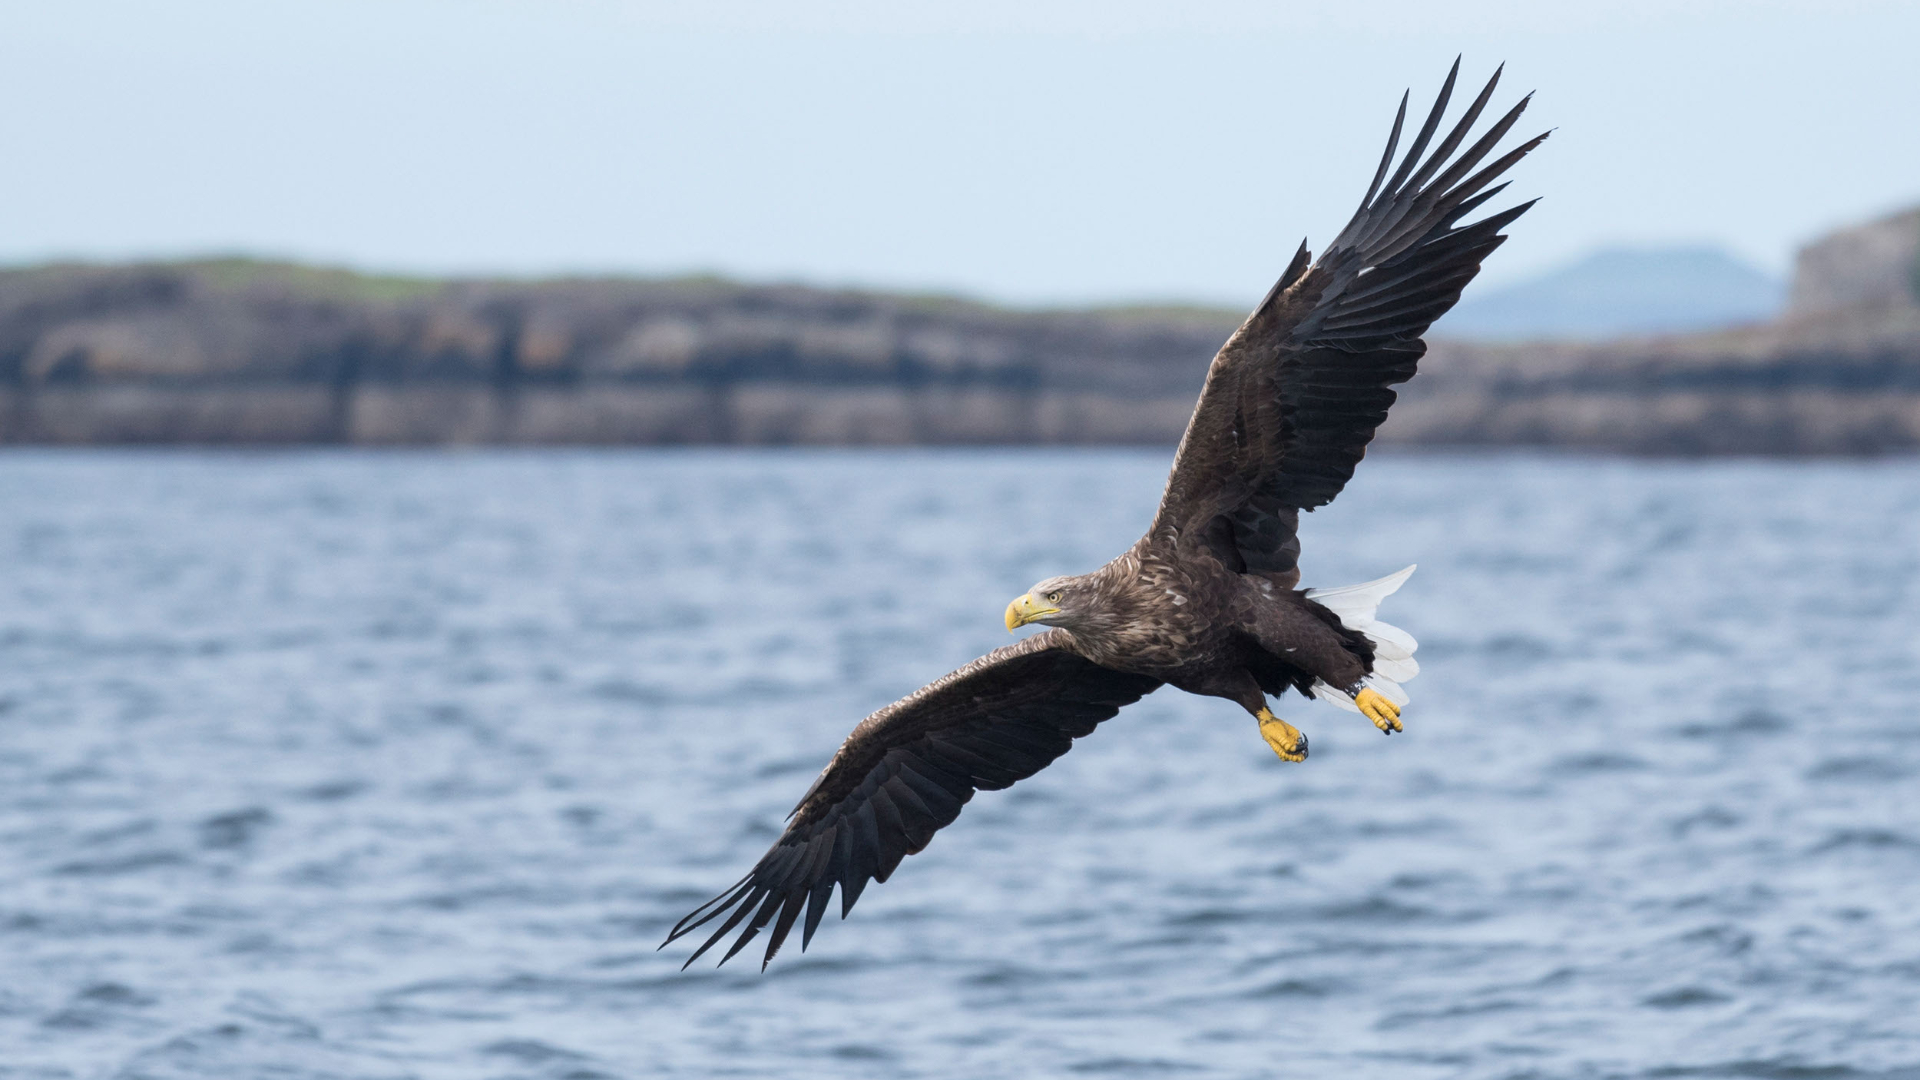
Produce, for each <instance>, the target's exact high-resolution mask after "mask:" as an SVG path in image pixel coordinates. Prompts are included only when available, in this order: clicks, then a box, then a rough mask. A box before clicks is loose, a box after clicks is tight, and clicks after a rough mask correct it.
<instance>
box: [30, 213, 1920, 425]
mask: <svg viewBox="0 0 1920 1080" xmlns="http://www.w3.org/2000/svg"><path fill="white" fill-rule="evenodd" d="M1916 274H1920V211H1914V212H1909V213H1906V214H1901V215H1895V216H1893V217H1890V218H1887V219H1884V220H1882V221H1878V222H1873V223H1870V224H1868V225H1865V226H1861V227H1858V228H1855V229H1850V230H1846V231H1844V232H1841V233H1836V234H1834V235H1833V236H1831V237H1827V238H1824V239H1822V240H1821V241H1818V242H1816V243H1815V244H1812V245H1809V247H1808V248H1807V249H1806V250H1805V251H1804V252H1803V253H1802V255H1801V259H1800V265H1799V268H1798V271H1797V276H1796V280H1795V283H1794V289H1793V304H1792V307H1791V310H1790V311H1789V313H1788V314H1787V315H1786V316H1785V317H1783V318H1782V319H1780V320H1779V321H1777V322H1774V323H1771V324H1767V325H1761V326H1754V327H1749V328H1745V329H1740V330H1733V331H1725V332H1718V333H1712V334H1691V335H1675V336H1667V337H1650V338H1640V339H1632V340H1619V341H1611V342H1601V343H1596V344H1572V343H1551V342H1547V343H1533V344H1517V345H1502V346H1486V345H1474V344H1471V343H1462V342H1447V341H1439V342H1436V343H1435V346H1434V348H1433V350H1432V352H1431V353H1430V354H1429V356H1428V358H1427V360H1426V361H1425V362H1424V363H1423V364H1422V366H1421V374H1420V376H1419V377H1418V378H1416V379H1415V380H1414V381H1413V382H1412V383H1411V384H1409V385H1408V386H1406V387H1405V388H1403V390H1402V399H1401V402H1400V404H1399V406H1398V407H1397V408H1396V409H1395V410H1394V413H1393V415H1392V418H1391V419H1390V420H1389V421H1388V424H1387V427H1386V428H1385V429H1384V430H1383V431H1382V438H1383V440H1385V441H1389V442H1401V443H1419V444H1451V445H1534V446H1567V447H1582V448H1594V449H1611V450H1626V451H1633V452H1646V453H1874V452H1884V451H1892V450H1909V449H1914V448H1920V291H1917V290H1920V283H1917V282H1916V280H1915V277H1916ZM1237 321H1238V317H1237V315H1235V314H1232V313H1226V312H1216V311H1201V310H1184V309H1158V310H1148V309H1140V310H1117V309H1116V310H1094V311H1077V312H1075V311H1066V312H1022V311H1011V310H1007V309H1001V308H994V307H989V306H986V305H981V304H974V303H968V302H965V301H961V300H954V299H945V298H931V297H910V296H897V295H888V294H881V293H870V292H854V291H834V290H822V289H810V288H804V287H799V286H747V285H738V284H732V283H728V282H722V281H715V280H678V281H631V280H609V279H579V280H555V281H524V282H516V281H431V280H419V279H402V278H376V277H367V276H363V275H356V274H351V273H347V272H343V271H329V270H320V269H314V268H309V267H300V266H290V265H284V264H271V263H258V262H248V261H243V260H225V261H204V262H192V263H174V264H161V265H148V266H129V267H79V266H66V267H60V266H56V267H46V268H39V269H31V270H14V271H7V272H0V442H14V443H22V442H32V443H67V444H84V443H130V442H162V443H166V442H172V443H265V444H275V443H278V444H288V443H353V444H376V445H377V444H444V443H508V444H565V443H606V444H613V443H688V442H704V443H746V444H789V443H811V444H847V443H851V444H908V443H958V444H965V443H1128V442H1132V443H1162V444H1170V443H1172V442H1173V441H1174V440H1176V439H1177V438H1178V437H1179V434H1180V431H1181V430H1182V429H1183V427H1184V426H1185V423H1186V418H1187V415H1188V413H1189V411H1190V410H1191V408H1192V404H1193V400H1194V397H1195V395H1196V393H1197V392H1198V390H1199V388H1200V384H1201V381H1202V379H1203V377H1204V374H1205V370H1206V364H1207V361H1208V359H1209V358H1210V357H1211V356H1212V354H1213V352H1214V350H1215V349H1216V348H1217V347H1218V346H1219V344H1220V342H1222V341H1223V340H1224V339H1225V338H1226V336H1227V335H1228V334H1229V333H1230V332H1231V331H1232V329H1233V327H1234V325H1235V324H1236V322H1237Z"/></svg>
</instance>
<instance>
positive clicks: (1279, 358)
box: [1153, 60, 1546, 586]
mask: <svg viewBox="0 0 1920 1080" xmlns="http://www.w3.org/2000/svg"><path fill="white" fill-rule="evenodd" d="M1459 71H1460V62H1459V61H1458V60H1455V61H1454V65H1453V70H1452V71H1451V72H1449V73H1448V75H1447V81H1446V84H1445V85H1444V86H1443V87H1442V88H1441V90H1440V95H1439V97H1438V99H1437V100H1436V101H1435V102H1434V106H1433V109H1432V110H1431V111H1430V112H1429V114H1428V116H1427V119H1426V122H1425V123H1424V124H1423V125H1422V127H1421V129H1420V132H1419V134H1418V135H1416V136H1415V137H1414V141H1413V143H1412V145H1410V146H1409V147H1408V149H1407V153H1406V155H1405V157H1404V158H1403V159H1402V160H1401V163H1400V166H1399V168H1398V169H1396V170H1395V171H1394V173H1393V176H1392V177H1391V178H1390V179H1389V178H1387V169H1388V168H1389V167H1390V166H1391V165H1392V163H1393V159H1394V151H1395V149H1396V148H1397V146H1398V144H1399V140H1400V133H1401V128H1402V126H1403V124H1404V123H1405V121H1406V112H1407V99H1406V97H1404V96H1403V97H1402V98H1401V100H1400V112H1399V115H1398V116H1397V117H1395V119H1394V123H1393V133H1392V135H1391V136H1390V137H1389V138H1388V140H1387V149H1386V153H1385V154H1384V155H1382V157H1381V159H1380V166H1379V168H1378V170H1377V171H1376V172H1375V173H1374V178H1373V183H1372V184H1371V185H1370V186H1369V187H1368V189H1367V196H1366V198H1365V199H1363V200H1361V204H1360V209H1359V210H1358V211H1357V212H1356V213H1355V214H1354V216H1353V220H1352V221H1350V222H1348V223H1347V227H1346V228H1345V229H1343V230H1341V232H1340V235H1339V236H1337V237H1335V238H1334V240H1333V243H1332V244H1330V245H1328V247H1327V250H1326V252H1325V253H1323V254H1322V255H1321V257H1320V259H1319V261H1317V262H1314V263H1313V264H1312V266H1311V267H1310V268H1309V267H1308V266H1307V261H1308V257H1307V254H1306V248H1305V245H1302V247H1301V253H1300V254H1299V255H1296V256H1295V257H1294V260H1293V263H1292V264H1291V265H1290V266H1288V268H1287V272H1286V273H1285V274H1283V275H1281V278H1280V281H1279V283H1277V284H1276V285H1275V286H1274V287H1273V289H1272V291H1270V292H1269V293H1268V294H1267V296H1266V298H1265V299H1264V300H1262V301H1261V303H1260V305H1259V306H1258V307H1257V308H1255V309H1254V311H1253V314H1251V315H1249V316H1248V317H1247V321H1246V322H1245V323H1243V324H1241V326H1240V328H1239V329H1238V330H1237V331H1235V332H1234V334H1233V336H1232V337H1231V338H1229V339H1228V341H1227V343H1226V345H1225V346H1223V347H1222V348H1221V350H1220V353H1219V355H1217V356H1215V357H1214V360H1213V364H1212V366H1211V367H1210V368H1209V369H1208V371H1207V382H1206V386H1205V388H1204V389H1203V390H1202V391H1201V393H1200V401H1199V403H1198V405H1196V406H1195V408H1194V413H1193V418H1192V419H1191V420H1190V421H1189V422H1188V425H1187V432H1186V436H1185V437H1184V438H1183V439H1182V440H1181V443H1180V450H1179V453H1178V454H1177V455H1176V456H1175V458H1174V465H1173V471H1172V473H1171V475H1169V476H1168V478H1167V489H1166V493H1165V495H1164V496H1163V497H1162V499H1161V504H1160V512H1159V514H1158V515H1157V516H1156V517H1155V520H1154V525H1153V532H1154V534H1155V535H1166V534H1167V533H1169V532H1171V533H1173V534H1175V535H1177V536H1178V537H1179V538H1180V539H1181V540H1183V541H1185V542H1189V543H1195V544H1199V545H1202V546H1204V547H1206V548H1208V549H1210V550H1212V551H1213V552H1214V554H1215V555H1217V556H1218V557H1220V558H1221V559H1222V561H1224V562H1226V563H1227V564H1228V565H1229V566H1230V567H1231V568H1232V569H1234V570H1236V571H1238V572H1243V573H1249V572H1250V573H1266V574H1270V575H1273V576H1274V577H1275V578H1276V579H1278V580H1280V581H1281V582H1283V583H1284V584H1286V585H1288V586H1291V585H1292V584H1293V583H1294V582H1296V581H1297V580H1298V578H1299V571H1298V569H1297V568H1296V566H1295V559H1296V557H1297V556H1298V555H1299V550H1300V545H1299V540H1298V538H1297V537H1296V536H1295V527H1296V526H1297V524H1298V521H1299V512H1300V511H1301V510H1311V509H1313V508H1314V507H1318V506H1324V505H1326V504H1327V503H1329V502H1331V501H1333V497H1334V496H1335V495H1338V494H1339V493H1340V489H1341V488H1343V487H1345V486H1346V482H1347V481H1348V479H1350V478H1351V477H1352V476H1353V470H1354V467H1355V466H1356V465H1358V464H1359V462H1360V459H1361V457H1363V456H1364V455H1365V454H1366V449H1367V444H1368V443H1369V442H1371V441H1372V439H1373V433H1374V431H1375V430H1376V429H1377V428H1379V426H1380V424H1381V423H1382V422H1383V421H1385V420H1386V417H1387V410H1388V408H1390V407H1391V406H1392V405H1393V402H1394V398H1395V394H1394V392H1393V390H1392V389H1390V387H1392V386H1393V385H1394V384H1396V383H1401V382H1405V381H1406V380H1408V379H1410V378H1412V377H1413V374H1414V369H1415V366H1416V365H1417V364H1418V362H1419V360H1420V357H1421V356H1422V355H1424V354H1425V352H1426V343H1425V342H1424V341H1422V340H1420V336H1421V335H1422V334H1424V333H1426V330H1427V327H1428V326H1429V325H1431V324H1432V322H1433V321H1434V320H1435V319H1437V318H1439V317H1440V316H1441V315H1442V314H1444V313H1445V312H1446V311H1447V309H1449V308H1451V307H1452V306H1453V305H1454V302H1455V301H1457V300H1459V299H1460V290H1461V289H1463V288H1465V287H1466V284H1467V282H1469V281H1471V280H1473V277H1474V275H1475V274H1477V273H1479V271H1480V263H1481V261H1482V260H1484V259H1485V258H1486V257H1487V255H1488V254H1490V253H1491V252H1492V251H1493V250H1494V249H1495V248H1497V247H1499V246H1500V244H1501V243H1502V242H1503V241H1504V240H1505V239H1506V238H1505V237H1504V236H1502V235H1501V234H1500V230H1501V229H1502V228H1504V227H1506V226H1507V225H1508V224H1509V223H1511V222H1512V221H1513V220H1514V219H1515V218H1517V217H1519V216H1520V215H1521V214H1522V213H1525V212H1526V210H1527V209H1528V208H1529V207H1530V206H1532V205H1533V204H1532V203H1523V204H1521V205H1519V206H1515V207H1513V208H1511V209H1508V210H1505V211H1502V212H1501V213H1498V214H1494V215H1492V216H1491V217H1488V218H1486V219H1484V220H1481V221H1478V222H1475V223H1473V224H1471V225H1466V226H1461V225H1459V224H1458V223H1459V221H1460V220H1461V219H1462V218H1464V217H1465V216H1466V215H1468V214H1470V213H1472V212H1473V211H1474V210H1475V209H1477V208H1478V207H1479V206H1480V205H1481V204H1482V203H1484V202H1486V200H1488V199H1490V198H1492V197H1493V196H1494V195H1496V194H1498V193H1499V192H1500V190H1501V189H1502V188H1503V187H1504V186H1505V185H1500V186H1499V187H1494V188H1491V189H1488V188H1487V185H1488V184H1490V183H1492V182H1493V180H1494V179H1495V178H1497V177H1498V176H1499V175H1500V174H1501V173H1503V172H1505V171H1506V170H1507V169H1508V168H1510V167H1511V166H1512V165H1513V164H1514V163H1515V162H1517V161H1519V160H1520V158H1521V157H1523V156H1525V155H1526V153H1527V152H1528V151H1530V150H1532V149H1533V148H1534V147H1535V146H1538V145H1539V144H1540V142H1541V141H1542V140H1544V139H1545V138H1546V136H1545V135H1540V136H1538V137H1536V138H1534V139H1532V140H1530V141H1528V142H1526V143H1524V144H1522V145H1520V146H1519V147H1517V148H1516V149H1514V150H1512V151H1510V152H1508V153H1507V154H1505V155H1504V156H1502V157H1500V158H1498V159H1497V160H1495V161H1494V162H1493V163H1492V164H1489V165H1487V166H1486V167H1485V168H1481V169H1479V171H1477V172H1475V171H1473V170H1474V169H1475V167H1476V166H1477V165H1479V163H1480V162H1481V161H1482V160H1483V159H1484V158H1485V157H1486V156H1487V154H1489V153H1490V152H1491V151H1492V150H1493V148H1494V146H1495V145H1496V144H1497V143H1498V142H1499V141H1500V139H1501V138H1502V137H1503V136H1505V135H1506V133H1507V131H1508V130H1509V129H1510V128H1511V127H1512V126H1513V124H1514V122H1515V121H1516V120H1518V119H1519V118H1520V114H1521V112H1522V111H1524V110H1525V109H1526V106H1527V99H1525V98H1523V99H1521V101H1520V103H1519V104H1517V105H1515V106H1514V107H1513V108H1512V109H1511V110H1510V111H1508V112H1507V113H1506V115H1504V116H1502V117H1501V118H1500V119H1499V120H1498V121H1496V122H1495V123H1494V124H1493V126H1492V127H1491V128H1489V129H1488V130H1487V132H1486V133H1485V134H1484V135H1482V136H1481V137H1480V138H1479V139H1478V140H1476V141H1475V142H1474V143H1473V145H1472V146H1470V147H1469V148H1468V149H1466V150H1465V151H1462V152H1461V153H1460V154H1459V156H1458V157H1455V156H1454V152H1455V151H1456V150H1457V149H1458V148H1459V146H1460V144H1461V143H1462V142H1463V141H1464V140H1465V138H1466V136H1467V135H1468V134H1469V132H1470V131H1471V129H1472V128H1473V125H1474V123H1475V122H1476V121H1478V120H1479V118H1480V114H1481V112H1482V111H1483V110H1484V109H1485V107H1486V104H1487V101H1488V100H1489V99H1490V98H1491V97H1492V96H1493V90H1494V87H1495V86H1497V85H1498V84H1499V81H1500V74H1499V72H1497V71H1496V72H1495V73H1494V76H1493V78H1492V80H1490V81H1489V82H1488V83H1487V86H1486V88H1485V89H1484V90H1482V91H1481V92H1480V95H1479V96H1478V97H1477V98H1476V99H1475V100H1474V102H1473V104H1472V105H1470V106H1469V107H1468V109H1467V111H1466V113H1465V114H1464V115H1463V116H1462V117H1461V118H1460V120H1459V121H1458V122H1457V123H1456V124H1455V125H1454V127H1453V128H1452V129H1451V130H1450V131H1449V132H1448V134H1447V135H1446V136H1445V137H1444V138H1443V139H1442V140H1441V142H1440V144H1439V145H1438V146H1436V147H1434V148H1433V151H1432V153H1430V154H1429V153H1427V145H1428V143H1429V141H1430V140H1431V139H1432V138H1433V135H1434V134H1435V132H1436V131H1438V129H1439V124H1440V120H1441V117H1442V116H1443V115H1444V113H1445V112H1446V107H1447V101H1448V99H1449V98H1450V97H1451V95H1452V92H1453V84H1454V80H1455V78H1456V76H1458V74H1459ZM1469 174H1471V175H1469ZM1383 181H1385V182H1384V184H1383Z"/></svg>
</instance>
